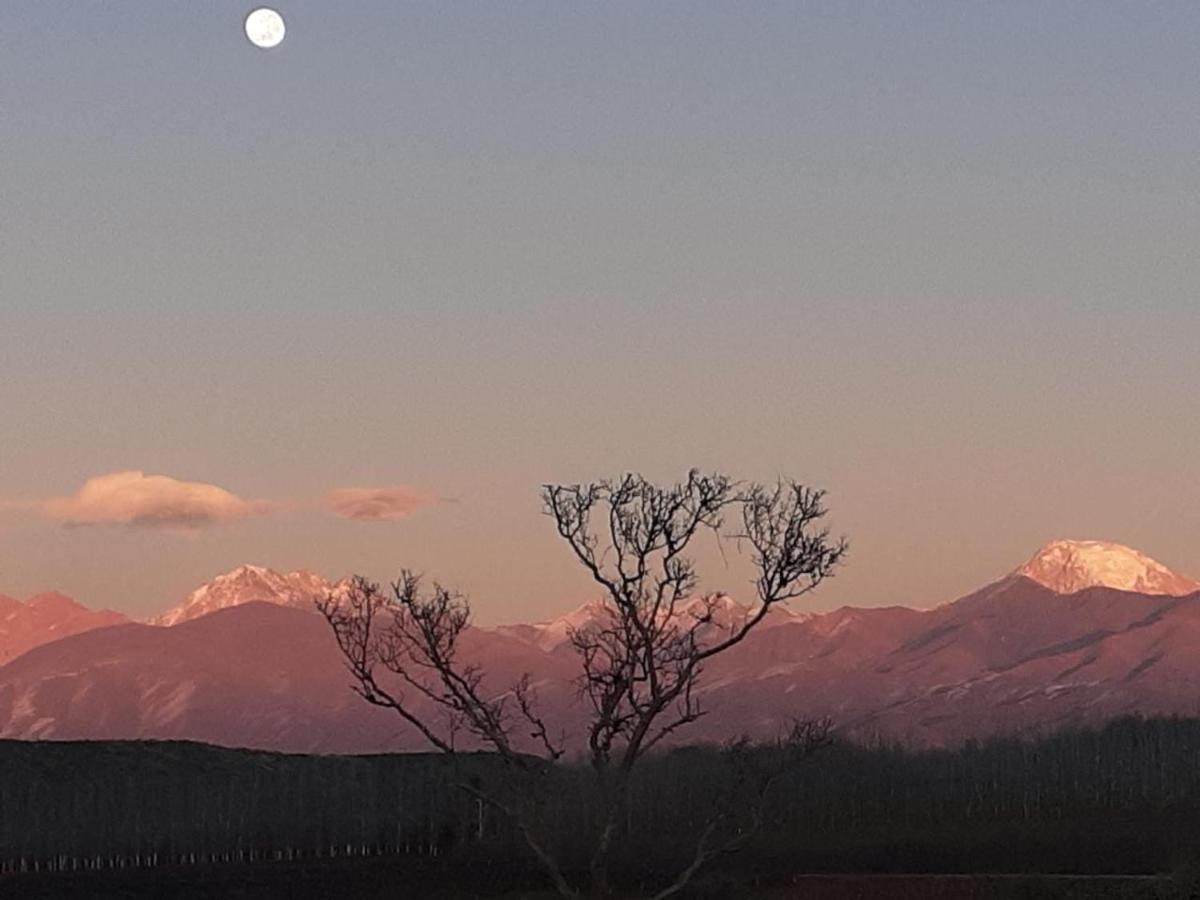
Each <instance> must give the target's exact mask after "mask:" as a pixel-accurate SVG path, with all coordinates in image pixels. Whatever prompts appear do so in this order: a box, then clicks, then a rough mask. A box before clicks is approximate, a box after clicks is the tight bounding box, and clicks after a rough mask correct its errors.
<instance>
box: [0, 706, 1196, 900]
mask: <svg viewBox="0 0 1200 900" xmlns="http://www.w3.org/2000/svg"><path fill="white" fill-rule="evenodd" d="M771 752H772V751H771V750H770V748H758V749H747V748H742V749H741V750H738V751H731V750H729V749H721V748H713V747H708V748H696V747H694V748H685V749H679V750H675V751H672V752H666V753H662V754H657V755H654V756H652V757H650V758H648V759H647V761H646V765H645V766H644V768H643V769H642V771H641V773H640V775H639V777H638V780H637V782H636V784H635V785H634V787H633V790H632V793H631V801H630V805H629V810H628V813H627V815H626V817H625V819H624V820H623V821H622V823H621V827H620V833H619V835H618V840H617V842H616V848H617V849H616V853H615V860H616V865H615V867H614V873H615V875H616V880H617V882H618V885H626V886H630V887H636V886H637V885H638V884H640V883H643V882H653V881H654V880H655V879H657V878H660V877H661V873H662V872H664V871H667V872H669V871H673V870H675V869H676V868H677V867H678V865H679V864H680V863H682V862H685V861H686V859H687V858H688V854H689V853H690V852H691V848H692V847H694V844H695V840H696V837H697V834H698V831H699V829H700V828H702V827H703V826H704V823H706V822H708V821H709V820H710V818H711V810H712V809H713V806H714V804H716V803H718V802H724V800H725V799H727V798H728V796H729V795H730V791H729V787H730V785H731V784H732V783H733V782H734V781H736V780H737V779H738V778H741V777H744V772H745V771H746V769H747V767H749V768H750V769H751V770H752V769H753V768H754V767H755V766H758V765H759V764H760V763H762V761H763V760H764V759H768V757H769V756H770V753H771ZM768 761H769V760H768ZM499 772H500V768H499V764H498V761H497V760H496V759H494V758H493V757H490V756H487V755H483V754H471V755H463V756H446V755H435V754H394V755H384V756H358V757H335V756H299V755H284V754H275V753H264V752H258V751H247V750H229V749H223V748H218V747H211V746H206V745H202V744H190V743H185V742H61V743H60V742H18V741H6V742H0V869H2V870H3V873H4V875H3V877H4V878H5V880H6V881H7V883H8V885H9V886H10V887H12V886H15V885H17V884H21V885H22V886H24V887H25V888H27V889H32V888H31V887H30V886H31V885H33V884H35V883H37V884H46V885H49V884H50V882H53V883H54V884H56V885H57V890H59V891H60V893H63V894H64V895H65V894H67V893H70V891H69V890H68V889H67V888H68V887H69V884H71V883H73V882H70V881H69V879H71V878H76V879H80V878H82V879H84V880H85V881H84V882H80V883H94V882H90V881H87V880H88V879H95V878H100V879H101V880H102V882H101V883H104V882H103V879H110V881H109V882H108V883H116V882H115V881H111V879H117V880H122V879H133V881H134V882H137V879H138V878H139V877H140V876H138V875H137V874H136V873H134V872H132V871H131V870H133V869H152V870H154V871H156V872H159V873H168V872H175V874H160V875H158V876H155V877H157V878H181V879H183V881H184V882H191V881H194V880H195V878H196V877H197V876H196V875H195V872H197V871H199V869H198V868H197V866H199V864H213V863H217V864H226V863H245V864H246V865H240V866H235V867H232V868H234V869H236V870H237V871H240V872H243V876H245V875H246V873H248V872H251V871H253V872H259V873H266V874H262V875H257V876H255V877H260V878H264V879H266V880H267V881H272V880H277V879H278V878H280V877H281V876H280V874H279V873H280V872H282V871H283V870H285V869H288V868H289V866H281V865H279V863H285V862H286V863H290V867H293V868H294V867H298V866H316V867H317V868H316V869H315V870H314V871H318V872H320V871H324V872H343V873H344V872H349V871H357V872H360V873H366V874H367V876H368V877H370V873H382V872H387V873H391V874H392V875H394V874H395V872H396V871H397V868H399V869H402V870H404V871H406V872H408V873H410V874H409V875H406V876H405V877H406V878H410V877H412V878H420V877H429V878H431V879H433V881H431V882H430V883H431V884H433V883H438V884H443V883H444V879H445V872H444V871H443V869H442V868H439V867H447V868H446V869H445V871H451V872H454V873H465V872H471V873H473V874H472V875H471V876H469V877H470V878H474V879H475V880H476V881H478V882H479V883H478V884H476V883H474V882H472V883H470V884H467V883H465V882H464V883H463V884H461V885H458V886H457V887H461V888H462V889H464V890H468V891H469V892H471V893H477V892H481V891H482V890H484V889H485V888H486V887H488V886H494V887H496V888H497V889H500V888H506V889H510V890H513V891H526V890H531V889H533V888H535V887H536V888H541V887H542V885H543V883H544V882H543V881H542V879H541V878H540V877H539V875H538V872H537V869H536V865H535V863H534V861H533V860H531V859H530V856H529V853H528V850H527V849H526V848H525V846H524V844H523V842H522V841H521V840H520V836H519V835H517V834H515V833H514V829H513V828H512V827H511V823H509V822H508V821H506V820H505V819H503V818H502V817H501V816H499V815H498V814H497V813H495V812H494V811H493V810H491V809H489V808H488V807H487V805H486V804H484V803H482V802H480V801H478V800H477V799H475V798H474V797H472V795H471V794H470V793H468V792H467V791H466V790H464V789H463V787H462V786H464V785H465V786H468V787H469V786H470V785H472V784H476V785H478V784H486V783H487V781H488V779H489V778H492V777H494V776H497V775H499ZM585 776H586V773H583V772H580V771H579V769H578V768H577V767H573V766H570V765H560V766H557V767H555V768H554V769H553V770H552V771H547V772H545V773H544V774H543V775H541V776H539V777H542V778H544V779H545V783H544V784H543V785H541V786H540V788H539V793H540V794H541V796H542V797H543V798H544V800H543V802H542V803H541V805H540V807H539V814H540V815H541V816H543V817H544V820H543V824H545V825H546V826H548V828H547V830H548V833H552V834H555V835H556V836H557V845H556V846H555V848H554V849H555V851H556V852H557V853H558V854H559V855H560V857H561V858H562V859H563V860H564V861H565V865H567V866H568V867H572V866H580V865H586V860H587V855H588V850H589V848H588V847H586V846H582V844H581V842H580V841H579V840H577V839H576V838H575V837H574V836H575V835H580V834H586V833H587V830H586V827H585V826H586V825H587V820H588V817H589V816H592V815H595V814H596V805H595V798H594V797H593V796H592V795H591V794H590V790H589V785H590V784H591V781H590V780H589V779H588V778H586V777H585ZM743 812H745V811H743ZM746 821H747V820H746V819H745V818H744V817H740V814H739V812H738V811H737V810H734V811H733V813H732V814H731V816H730V818H729V819H728V821H727V822H726V827H728V828H730V829H733V830H736V829H738V828H740V827H744V826H745V825H746ZM1197 821H1200V720H1194V719H1152V720H1140V719H1123V720H1119V721H1115V722H1112V723H1110V724H1109V725H1107V726H1106V727H1104V728H1101V729H1097V730H1080V731H1071V732H1064V733H1060V734H1057V735H1053V736H1049V737H1046V738H1043V739H1040V740H1037V741H1018V740H1015V739H1012V740H996V741H991V742H988V743H984V744H968V745H966V746H963V747H960V748H957V749H954V750H935V751H923V752H908V751H904V750H902V749H900V748H896V747H887V746H875V747H863V746H856V745H853V744H848V743H840V742H834V743H833V744H832V745H830V746H828V747H826V748H824V749H823V750H822V751H820V752H819V753H817V754H816V755H814V756H813V757H811V758H809V759H807V760H805V761H804V762H802V763H800V764H799V765H798V766H796V767H795V768H794V769H792V770H789V771H787V772H786V773H785V774H784V775H783V776H782V777H781V778H780V779H779V780H778V782H777V784H776V785H775V786H774V788H773V790H772V793H771V795H770V802H769V803H768V805H767V808H766V810H765V815H764V818H763V825H762V828H761V830H760V831H759V832H758V833H757V834H756V836H755V839H754V840H753V841H752V842H750V843H748V844H746V845H745V846H743V848H742V849H741V850H740V851H739V852H738V853H737V854H735V855H733V856H731V857H730V858H728V859H726V860H723V861H722V865H721V866H720V867H719V875H714V876H713V879H714V880H710V881H708V882H707V883H700V884H698V885H697V890H709V891H715V890H718V889H719V888H720V885H722V884H723V885H726V886H728V885H731V884H741V885H745V884H757V885H758V886H759V888H760V889H762V890H766V889H768V888H772V887H774V888H775V889H778V890H785V889H787V886H788V885H790V884H791V883H792V881H793V879H794V878H795V877H796V876H797V875H798V874H800V873H821V872H826V873H845V872H859V873H903V872H916V873H989V872H990V873H1010V874H1011V873H1072V874H1077V875H1106V874H1108V875H1112V874H1119V875H1153V874H1161V873H1173V872H1174V873H1179V872H1184V871H1187V870H1189V869H1190V868H1191V867H1192V864H1193V863H1194V861H1196V860H1200V828H1198V827H1197V825H1196V822H1197ZM464 862H470V863H471V865H470V866H466V865H463V863H464ZM371 866H375V867H382V868H374V869H373V868H371ZM363 867H366V868H363ZM431 867H432V868H431ZM101 870H104V871H103V872H102V871H101ZM112 870H123V871H119V872H113V871H112ZM179 871H185V872H191V873H192V874H186V875H179V874H178V872H179ZM47 872H51V873H55V872H56V873H60V874H56V875H52V876H51V877H50V881H47V880H46V879H45V877H44V876H43V877H38V878H34V877H33V876H34V875H35V873H37V874H39V875H41V873H47ZM22 873H25V874H22ZM72 873H74V874H72ZM422 873H424V875H422ZM243 876H238V877H243ZM205 877H213V876H205ZM282 877H286V876H282ZM389 878H390V876H389ZM455 878H456V879H459V880H461V879H464V878H468V876H466V875H461V874H456V875H455ZM62 879H67V880H62ZM1173 883H1174V882H1173ZM410 884H411V881H410ZM828 887H829V885H826V888H828ZM1058 887H1060V888H1061V887H1062V885H1059V886H1058ZM1124 887H1125V888H1128V889H1129V890H1132V889H1133V888H1131V887H1129V885H1125V886H1124ZM445 889H446V890H452V889H456V886H455V885H450V886H446V887H445ZM1056 889H1057V888H1056ZM1123 889H1124V888H1123ZM1141 889H1142V888H1139V890H1141ZM1145 889H1147V890H1148V889H1149V888H1145ZM1155 890H1157V888H1155ZM222 892H223V893H226V894H228V892H227V891H222ZM93 893H94V891H93ZM133 895H136V891H134V893H133ZM359 895H361V896H372V894H371V893H370V891H369V889H368V888H367V887H364V888H363V889H362V891H361V893H360V894H359ZM468 895H469V894H468ZM447 896H450V894H447ZM780 896H784V894H781V895H780ZM980 896H990V895H986V894H980ZM1031 896H1032V895H1031ZM1046 896H1061V894H1046ZM1081 896H1084V895H1081ZM1089 896H1090V894H1089ZM1147 896H1151V895H1149V894H1147ZM1164 896H1165V895H1164Z"/></svg>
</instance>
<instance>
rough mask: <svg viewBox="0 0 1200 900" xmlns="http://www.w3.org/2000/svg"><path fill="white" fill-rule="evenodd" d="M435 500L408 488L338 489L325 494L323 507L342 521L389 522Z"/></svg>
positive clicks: (401, 486)
mask: <svg viewBox="0 0 1200 900" xmlns="http://www.w3.org/2000/svg"><path fill="white" fill-rule="evenodd" d="M436 500H437V498H436V497H433V496H431V495H429V494H425V493H422V492H421V491H418V490H417V489H416V488H412V487H408V486H407V485H398V486H396V487H380V488H356V487H351V488H339V489H338V490H336V491H330V492H329V493H328V494H326V495H325V506H326V507H327V508H328V509H329V510H330V511H331V512H333V513H335V514H336V515H339V516H341V517H342V518H343V519H357V520H359V521H362V522H388V521H393V520H395V519H403V518H405V517H407V516H410V515H412V514H413V513H414V512H416V511H417V510H418V509H420V508H421V507H423V506H429V505H430V504H431V503H434V502H436Z"/></svg>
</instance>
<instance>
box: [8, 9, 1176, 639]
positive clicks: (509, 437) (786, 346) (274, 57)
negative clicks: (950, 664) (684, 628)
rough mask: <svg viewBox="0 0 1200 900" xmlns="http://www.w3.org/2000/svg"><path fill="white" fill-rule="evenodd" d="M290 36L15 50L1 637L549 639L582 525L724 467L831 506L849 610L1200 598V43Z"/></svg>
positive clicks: (737, 566) (1037, 17)
mask: <svg viewBox="0 0 1200 900" xmlns="http://www.w3.org/2000/svg"><path fill="white" fill-rule="evenodd" d="M251 6H252V4H247V3H236V2H227V0H211V2H205V3H184V2H172V3H154V4H149V3H140V2H135V0H108V2H104V3H88V4H83V3H78V2H54V0H15V2H9V3H5V4H3V5H0V152H2V154H3V160H4V162H3V164H2V165H0V197H2V198H3V202H2V203H0V416H2V419H0V422H2V423H3V438H2V439H0V592H3V593H7V594H11V595H14V596H18V597H24V596H27V595H29V594H32V593H33V592H35V591H39V590H46V589H51V588H55V589H59V590H62V591H64V592H66V593H68V594H70V595H72V596H74V597H76V598H77V599H79V600H80V601H81V602H84V603H86V604H87V605H89V606H97V607H98V606H108V607H112V608H116V609H120V610H122V611H124V612H127V613H129V614H131V615H139V616H140V615H147V614H150V613H153V612H156V611H158V610H160V609H162V608H164V607H166V606H168V605H171V604H173V603H175V602H177V601H178V600H179V599H180V598H181V597H182V596H183V595H184V594H185V593H186V592H188V591H190V590H191V589H193V588H195V587H197V586H198V585H199V584H201V583H203V582H204V581H207V580H208V579H210V578H212V577H213V576H215V575H217V574H219V573H221V572H224V571H227V570H229V569H231V568H233V567H235V566H237V565H238V564H240V563H256V564H262V565H267V566H271V567H274V568H278V569H282V570H290V569H297V568H308V569H312V570H315V571H318V572H321V573H322V574H325V575H326V576H328V577H331V578H334V577H340V576H342V575H346V574H349V573H351V572H356V573H361V574H364V575H367V576H369V577H372V578H376V579H379V580H386V579H389V578H391V577H393V576H394V575H395V574H396V573H397V572H398V571H399V569H400V568H401V567H407V568H413V569H417V570H419V571H423V572H426V573H428V574H429V575H430V576H433V577H437V578H438V579H439V580H441V581H443V582H445V583H448V584H452V585H456V586H458V587H460V588H462V589H464V590H465V591H466V592H467V593H468V594H469V595H470V596H471V598H472V600H473V602H474V605H475V609H476V613H477V616H478V618H479V620H480V621H481V622H491V623H494V622H504V621H517V620H530V619H537V618H543V617H546V616H550V615H554V614H556V613H558V612H562V611H564V610H566V609H568V608H571V607H573V606H575V605H578V604H579V603H582V602H584V601H586V600H588V599H591V598H592V597H593V596H594V589H593V587H592V586H591V584H590V582H589V581H588V580H587V579H586V578H585V577H584V574H583V573H582V572H581V571H580V570H579V568H578V566H577V565H576V564H575V562H574V561H573V559H572V557H571V554H570V552H569V550H567V549H566V548H565V547H564V546H563V545H562V544H561V542H560V541H559V539H558V538H557V537H556V535H555V533H554V530H553V528H552V525H551V523H550V522H549V520H547V519H546V518H545V517H544V516H543V515H542V514H541V508H540V502H539V497H538V488H539V485H541V484H542V483H545V482H577V481H589V480H593V479H598V478H603V477H610V476H615V475H619V474H620V473H621V472H623V471H627V470H636V471H640V472H643V473H645V474H646V475H647V476H649V477H651V478H654V479H658V480H664V481H673V480H676V479H679V478H681V477H683V476H685V475H686V472H687V471H688V469H690V468H691V467H693V466H696V467H700V468H702V469H706V470H720V471H723V472H727V473H729V474H731V475H733V476H735V477H738V478H744V479H749V480H762V481H770V480H773V479H775V478H777V477H779V476H787V477H791V478H795V479H797V480H799V481H801V482H804V483H806V484H811V485H814V486H817V487H822V488H825V489H827V490H828V492H829V493H828V497H827V500H828V505H829V507H830V514H829V518H828V523H829V525H830V526H831V528H833V530H834V531H835V532H836V533H838V534H845V535H847V536H848V537H849V539H850V542H851V549H850V554H849V556H848V558H847V562H846V565H845V566H844V567H843V569H842V570H841V571H840V572H839V574H838V576H837V577H836V578H835V579H834V580H832V581H830V582H828V583H827V584H825V585H823V586H822V587H821V588H820V590H819V591H818V592H817V593H816V594H814V595H813V596H811V597H810V598H808V599H807V600H806V605H807V608H811V609H817V610H820V609H828V608H832V607H836V606H839V605H842V604H853V605H862V606H877V605H885V604H894V603H902V604H905V605H911V606H929V605H933V604H935V603H940V602H945V601H947V600H950V599H953V598H954V597H956V596H959V595H961V594H964V593H966V592H968V591H970V590H972V589H974V588H975V587H978V586H980V585H982V584H984V583H987V582H988V581H991V580H993V579H995V578H997V577H999V576H1001V575H1003V574H1004V573H1005V572H1007V571H1009V570H1011V569H1012V568H1014V567H1015V566H1017V565H1018V564H1020V563H1021V562H1022V561H1023V560H1024V559H1026V558H1027V557H1029V556H1030V555H1032V554H1033V552H1034V551H1035V550H1036V549H1037V548H1038V547H1039V546H1040V545H1042V544H1044V543H1046V542H1047V541H1049V540H1051V539H1054V538H1059V537H1070V538H1096V539H1103V540H1112V541H1117V542H1120V543H1124V544H1128V545H1131V546H1134V547H1137V548H1138V549H1140V550H1143V551H1145V552H1146V553H1148V554H1150V555H1151V556H1154V557H1155V558H1157V559H1159V560H1161V561H1162V562H1164V563H1165V564H1167V565H1169V566H1171V567H1172V568H1173V569H1176V570H1177V571H1180V572H1182V573H1185V574H1191V575H1194V576H1200V454H1198V453H1197V452H1196V448H1197V446H1200V415H1198V414H1200V402H1198V401H1197V400H1196V393H1195V392H1196V385H1197V384H1198V383H1200V353H1197V352H1196V350H1197V344H1198V341H1200V298H1198V290H1197V289H1198V288H1200V254H1197V253H1196V252H1195V240H1196V235H1197V234H1200V166H1197V165H1196V160H1197V158H1200V62H1198V60H1200V57H1198V56H1197V52H1196V48H1197V47H1200V6H1198V5H1196V4H1194V3H1157V4H1153V5H1150V4H1126V3H1103V2H1089V3H1053V4H1048V3H1041V2H1030V3H1020V2H1013V3H1004V4H937V3H903V2H888V3H846V2H837V3H833V2H831V3H794V2H786V3H770V2H761V3H755V4H718V3H698V2H697V3H670V2H663V3H655V4H642V3H624V2H612V3H604V4H566V3H553V4H551V3H532V2H530V3H521V4H496V3H396V2H393V0H379V2H370V0H349V2H345V3H338V4H332V3H327V2H324V0H287V2H284V0H280V2H279V3H277V4H276V6H277V8H278V9H279V11H280V12H281V13H282V14H283V16H284V18H285V20H286V22H287V29H288V30H287V37H286V38H285V40H284V42H283V43H282V44H281V45H280V46H279V47H278V48H275V49H273V50H270V51H263V50H259V49H257V48H255V47H253V46H251V45H250V44H249V43H248V42H247V41H246V39H245V37H244V35H243V34H242V30H241V25H242V20H243V18H244V16H245V15H246V13H247V12H248V11H249V10H250V8H251ZM138 472H141V473H143V475H141V476H138V475H137V474H136V473H138ZM122 473H124V474H122ZM735 557H736V554H735ZM701 562H702V564H703V565H702V568H701V574H702V576H705V580H704V583H705V584H706V585H707V586H709V587H711V588H713V589H721V590H727V591H729V592H731V593H732V594H733V595H734V596H742V597H743V598H745V595H746V593H747V583H746V578H747V577H748V571H747V569H746V566H745V561H744V559H738V558H734V559H733V560H732V561H728V562H727V561H726V560H724V559H723V558H722V557H721V556H720V555H718V554H715V553H714V552H713V551H712V550H711V548H706V549H705V550H704V552H703V553H702V555H701Z"/></svg>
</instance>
